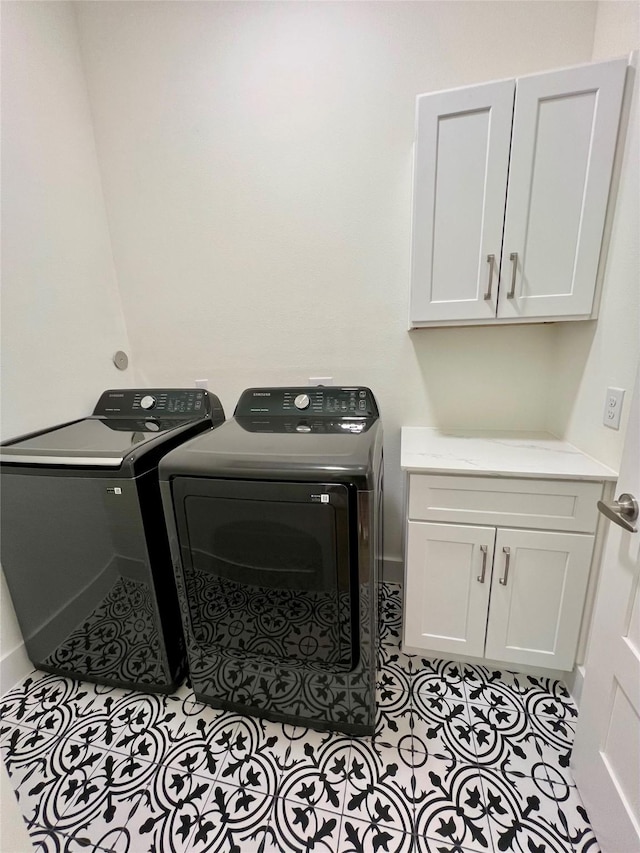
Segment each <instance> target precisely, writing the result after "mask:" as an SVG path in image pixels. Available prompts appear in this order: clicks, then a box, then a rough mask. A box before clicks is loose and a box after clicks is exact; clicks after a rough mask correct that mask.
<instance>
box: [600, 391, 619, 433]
mask: <svg viewBox="0 0 640 853" xmlns="http://www.w3.org/2000/svg"><path fill="white" fill-rule="evenodd" d="M623 400H624V388H607V399H606V400H605V404H604V418H603V419H602V420H603V422H604V425H605V426H608V427H610V428H611V429H620V413H621V412H622V401H623Z"/></svg>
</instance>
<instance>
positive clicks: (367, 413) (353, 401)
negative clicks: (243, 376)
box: [235, 385, 378, 420]
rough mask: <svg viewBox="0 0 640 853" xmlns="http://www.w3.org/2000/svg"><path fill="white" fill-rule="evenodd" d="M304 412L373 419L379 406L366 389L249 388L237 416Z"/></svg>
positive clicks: (335, 417) (325, 415)
mask: <svg viewBox="0 0 640 853" xmlns="http://www.w3.org/2000/svg"><path fill="white" fill-rule="evenodd" d="M302 412H304V413H305V414H308V415H310V416H314V417H330V418H333V419H334V420H336V419H340V418H375V417H378V407H377V405H376V401H375V399H374V396H373V394H372V393H371V391H370V389H369V388H364V387H353V388H352V387H348V388H344V387H337V386H322V385H319V386H303V387H294V388H248V389H247V390H246V391H243V393H242V395H241V397H240V399H239V400H238V405H237V406H236V411H235V416H236V417H255V415H267V416H269V417H277V416H283V415H292V414H299V413H302Z"/></svg>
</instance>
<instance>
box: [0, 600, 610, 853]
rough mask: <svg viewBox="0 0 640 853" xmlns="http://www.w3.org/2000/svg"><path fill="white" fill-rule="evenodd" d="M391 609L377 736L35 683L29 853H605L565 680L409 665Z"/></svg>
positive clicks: (17, 704) (8, 752)
mask: <svg viewBox="0 0 640 853" xmlns="http://www.w3.org/2000/svg"><path fill="white" fill-rule="evenodd" d="M383 601H384V605H383V613H382V620H381V668H380V671H379V673H378V679H379V683H378V706H379V710H378V723H377V728H376V734H375V736H374V737H373V738H349V737H346V736H344V735H340V734H323V733H319V732H314V731H311V730H308V729H304V728H300V727H294V726H288V725H280V724H274V723H270V722H266V721H260V720H257V719H253V718H249V717H242V716H240V715H237V714H232V713H228V712H222V711H217V710H214V709H212V708H209V707H207V706H203V705H202V704H200V703H198V702H196V701H194V696H193V694H192V693H191V691H190V689H189V687H188V686H187V685H185V686H183V687H181V688H180V689H179V690H178V691H177V693H176V694H175V695H171V696H163V697H159V696H152V695H145V694H140V693H133V692H127V691H124V690H118V689H113V688H106V687H99V686H95V685H89V684H86V683H84V684H83V683H78V682H73V681H71V680H70V679H65V678H60V677H57V676H52V675H45V674H42V673H39V672H34V673H33V674H32V675H31V676H30V677H29V678H27V679H25V681H24V682H23V683H22V684H21V685H19V686H18V687H16V688H14V689H13V690H12V691H11V692H10V693H8V694H7V695H6V696H5V697H4V698H3V699H2V700H0V721H1V722H0V748H1V749H2V756H3V759H4V762H5V764H6V767H7V770H8V772H9V775H10V778H11V781H12V784H13V787H14V789H15V791H16V794H17V796H18V800H19V805H20V808H21V811H22V814H23V815H24V818H25V820H26V821H27V823H28V828H29V833H30V835H31V838H32V840H33V843H34V846H35V849H36V850H38V851H40V853H44V851H47V853H49V851H51V853H53V851H61V852H62V851H64V853H80V851H93V853H103V851H115V853H187V851H189V853H204V851H225V853H254V852H255V851H263V853H278V851H314V853H325V851H326V853H369V851H371V853H377V851H393V853H401V851H402V853H405V851H406V853H427V851H429V853H473V852H474V851H490V853H498V851H517V853H587V851H588V853H597V851H598V847H597V842H596V839H595V837H594V835H593V832H592V830H591V828H590V826H589V821H588V818H587V815H586V813H585V811H584V808H583V806H582V803H581V801H580V797H579V795H578V792H577V790H576V788H575V785H574V783H573V780H572V777H571V771H570V770H569V756H570V752H571V743H572V740H573V735H574V729H575V721H576V716H577V712H576V708H575V706H574V705H573V703H572V701H571V699H570V698H569V696H568V693H567V691H566V689H565V687H564V686H563V685H562V683H560V682H555V681H549V680H548V679H543V678H533V677H528V676H523V675H518V674H516V673H511V672H506V671H498V670H492V669H488V668H486V667H482V666H471V665H466V664H464V665H463V664H453V663H451V662H447V661H441V660H425V659H422V658H420V657H416V656H409V655H405V654H403V653H402V652H401V651H400V648H399V639H400V624H401V598H400V587H398V586H394V585H391V584H388V585H385V587H384V594H383ZM20 853H23V852H22V851H20Z"/></svg>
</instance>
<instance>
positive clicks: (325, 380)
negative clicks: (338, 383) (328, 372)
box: [309, 376, 333, 385]
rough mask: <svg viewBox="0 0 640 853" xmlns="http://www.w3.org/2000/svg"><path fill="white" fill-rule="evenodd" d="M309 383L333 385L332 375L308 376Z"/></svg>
mask: <svg viewBox="0 0 640 853" xmlns="http://www.w3.org/2000/svg"><path fill="white" fill-rule="evenodd" d="M309 385H333V376H310V377H309Z"/></svg>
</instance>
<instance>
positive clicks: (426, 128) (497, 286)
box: [410, 59, 627, 327]
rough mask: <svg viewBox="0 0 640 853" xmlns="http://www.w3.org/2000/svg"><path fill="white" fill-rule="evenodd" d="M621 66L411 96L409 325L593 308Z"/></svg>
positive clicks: (574, 315)
mask: <svg viewBox="0 0 640 853" xmlns="http://www.w3.org/2000/svg"><path fill="white" fill-rule="evenodd" d="M626 69H627V62H626V60H624V59H620V60H613V61H611V62H603V63H598V64H593V65H586V66H581V67H579V68H570V69H565V70H562V71H553V72H548V73H545V74H536V75H534V76H531V77H523V78H519V79H517V80H506V81H499V82H496V83H488V84H486V85H481V86H472V87H468V88H463V89H454V90H450V91H446V92H436V93H434V94H430V95H421V96H419V98H418V102H417V134H416V147H415V163H414V209H413V234H412V264H411V266H412V270H411V277H412V281H411V309H410V325H411V326H412V327H417V326H422V325H431V324H436V325H438V324H457V323H496V322H518V321H523V320H524V321H529V322H531V321H532V320H536V319H540V320H544V319H587V318H589V317H591V316H593V302H594V293H595V286H596V277H597V270H598V263H599V258H600V247H601V243H602V233H603V227H604V221H605V215H606V210H607V201H608V195H609V186H610V181H611V171H612V166H613V160H614V155H615V150H616V142H617V136H618V124H619V119H620V110H621V104H622V94H623V90H624V83H625V76H626Z"/></svg>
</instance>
